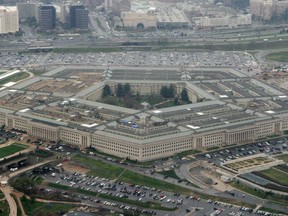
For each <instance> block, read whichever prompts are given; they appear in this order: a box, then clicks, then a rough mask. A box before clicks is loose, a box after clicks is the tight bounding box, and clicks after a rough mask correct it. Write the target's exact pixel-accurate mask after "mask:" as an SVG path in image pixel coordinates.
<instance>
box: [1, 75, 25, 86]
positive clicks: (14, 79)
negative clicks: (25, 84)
mask: <svg viewBox="0 0 288 216" xmlns="http://www.w3.org/2000/svg"><path fill="white" fill-rule="evenodd" d="M27 77H29V74H28V73H26V72H20V73H17V74H14V75H12V76H9V77H7V78H4V79H1V80H0V85H4V84H6V83H8V82H17V81H20V80H22V79H25V78H27Z"/></svg>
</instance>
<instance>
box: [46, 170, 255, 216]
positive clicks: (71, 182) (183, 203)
mask: <svg viewBox="0 0 288 216" xmlns="http://www.w3.org/2000/svg"><path fill="white" fill-rule="evenodd" d="M43 177H44V178H45V180H46V181H48V182H51V183H56V184H60V185H65V186H68V187H70V188H78V189H82V190H85V191H93V192H95V193H99V194H106V195H109V196H112V197H119V198H125V199H130V200H134V201H138V202H154V203H159V204H161V205H162V206H164V207H167V208H171V209H173V208H178V210H176V212H177V213H176V214H178V213H179V214H178V215H185V214H187V213H188V212H191V211H195V215H202V216H203V215H228V214H230V215H239V216H240V215H242V214H243V213H245V214H244V215H253V213H252V211H253V209H249V208H245V207H238V206H233V205H230V204H226V203H221V202H217V201H212V200H203V199H200V198H198V197H196V196H184V195H180V194H177V193H176V194H172V193H168V192H165V191H161V190H158V189H156V188H149V187H147V186H141V185H129V184H126V183H124V182H119V181H117V180H109V179H105V178H100V177H97V176H89V175H87V174H81V173H76V172H75V173H68V172H62V173H53V174H51V173H50V174H45V175H43ZM48 190H56V189H48ZM69 193H71V194H70V195H71V196H72V197H75V198H77V199H80V200H83V201H90V202H92V203H98V204H99V203H101V204H104V205H108V206H112V207H117V208H120V209H126V210H129V209H130V210H135V209H136V208H137V209H139V207H137V206H133V205H127V204H123V203H122V204H121V203H119V202H117V201H111V200H105V199H102V198H101V197H100V196H97V197H95V196H94V197H92V196H88V195H86V196H85V195H83V194H78V193H72V192H69ZM140 209H141V210H142V212H143V213H145V212H146V213H148V214H151V215H167V212H166V213H164V212H163V211H158V210H149V209H143V208H140ZM168 215H169V214H168ZM173 215H174V213H173Z"/></svg>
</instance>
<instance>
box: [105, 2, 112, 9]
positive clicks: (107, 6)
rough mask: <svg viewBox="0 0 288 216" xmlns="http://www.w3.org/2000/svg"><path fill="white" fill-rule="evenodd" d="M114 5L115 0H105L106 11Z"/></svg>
mask: <svg viewBox="0 0 288 216" xmlns="http://www.w3.org/2000/svg"><path fill="white" fill-rule="evenodd" d="M112 7H113V0H105V11H107V10H109V9H111V8H112Z"/></svg>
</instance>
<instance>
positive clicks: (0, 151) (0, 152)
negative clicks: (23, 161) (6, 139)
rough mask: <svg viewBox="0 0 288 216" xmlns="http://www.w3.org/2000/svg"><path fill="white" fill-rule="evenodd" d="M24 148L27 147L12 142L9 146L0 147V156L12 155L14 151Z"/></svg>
mask: <svg viewBox="0 0 288 216" xmlns="http://www.w3.org/2000/svg"><path fill="white" fill-rule="evenodd" d="M26 148H27V146H25V145H21V144H20V145H19V144H18V143H13V144H11V145H10V146H6V147H3V148H0V158H4V157H7V156H9V155H12V154H14V153H16V152H20V151H22V150H24V149H26Z"/></svg>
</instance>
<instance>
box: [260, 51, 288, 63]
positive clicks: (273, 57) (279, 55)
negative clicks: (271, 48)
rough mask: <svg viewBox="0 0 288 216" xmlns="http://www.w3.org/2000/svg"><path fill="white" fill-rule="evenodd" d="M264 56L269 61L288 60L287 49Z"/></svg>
mask: <svg viewBox="0 0 288 216" xmlns="http://www.w3.org/2000/svg"><path fill="white" fill-rule="evenodd" d="M265 58H266V59H267V60H270V61H278V62H288V51H284V52H276V53H270V54H268V55H267V56H266V57H265Z"/></svg>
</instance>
